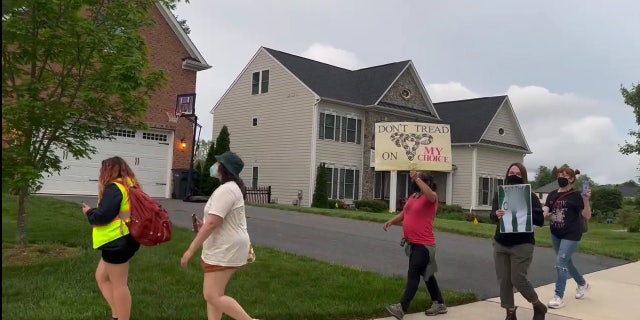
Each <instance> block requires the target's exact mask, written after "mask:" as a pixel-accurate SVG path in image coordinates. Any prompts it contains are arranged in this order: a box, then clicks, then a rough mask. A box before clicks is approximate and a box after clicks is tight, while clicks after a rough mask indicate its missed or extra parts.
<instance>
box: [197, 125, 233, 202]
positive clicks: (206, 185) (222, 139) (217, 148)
mask: <svg viewBox="0 0 640 320" xmlns="http://www.w3.org/2000/svg"><path fill="white" fill-rule="evenodd" d="M230 145H231V141H230V140H229V129H228V128H227V126H223V127H222V129H220V133H218V138H216V142H215V143H214V142H213V141H211V145H210V146H209V151H208V152H207V157H206V159H205V161H204V174H202V175H201V177H202V178H201V180H200V181H202V187H201V189H200V190H201V192H202V194H203V195H211V194H212V193H213V191H215V190H216V189H217V188H218V186H220V180H219V179H218V178H214V177H212V176H210V175H209V168H210V167H211V166H212V165H213V164H214V163H216V158H215V156H217V155H220V154H223V153H225V152H227V151H229V150H231V149H230Z"/></svg>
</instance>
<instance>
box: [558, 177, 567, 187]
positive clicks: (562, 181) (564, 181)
mask: <svg viewBox="0 0 640 320" xmlns="http://www.w3.org/2000/svg"><path fill="white" fill-rule="evenodd" d="M558 185H559V186H560V188H564V187H566V186H568V185H569V179H567V178H563V177H560V178H558Z"/></svg>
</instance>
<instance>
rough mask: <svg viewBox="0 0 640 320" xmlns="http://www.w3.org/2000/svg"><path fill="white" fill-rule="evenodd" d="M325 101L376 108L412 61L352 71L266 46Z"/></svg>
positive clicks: (271, 53)
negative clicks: (374, 106) (373, 106)
mask: <svg viewBox="0 0 640 320" xmlns="http://www.w3.org/2000/svg"><path fill="white" fill-rule="evenodd" d="M263 48H264V50H266V51H267V52H268V53H269V54H270V55H271V56H272V57H273V58H274V59H276V60H278V62H280V63H281V64H282V65H283V66H284V67H285V68H287V69H288V70H289V71H291V73H293V75H294V76H296V77H297V78H298V79H299V80H300V81H302V82H303V83H304V84H305V85H306V86H308V87H309V89H311V91H313V92H314V93H315V94H317V95H318V96H320V97H321V98H325V99H330V100H337V101H343V102H347V103H352V104H358V105H364V106H370V105H375V104H376V102H378V100H380V98H381V97H382V95H383V94H384V93H385V92H386V91H387V89H388V88H389V86H391V84H393V82H394V81H395V80H396V79H397V78H398V76H399V75H400V73H402V72H403V71H404V70H405V69H406V68H407V66H409V64H410V63H411V61H410V60H405V61H400V62H394V63H389V64H384V65H380V66H375V67H370V68H364V69H359V70H349V69H344V68H340V67H336V66H332V65H330V64H326V63H322V62H319V61H315V60H311V59H307V58H303V57H299V56H295V55H292V54H289V53H286V52H282V51H278V50H274V49H270V48H266V47H263Z"/></svg>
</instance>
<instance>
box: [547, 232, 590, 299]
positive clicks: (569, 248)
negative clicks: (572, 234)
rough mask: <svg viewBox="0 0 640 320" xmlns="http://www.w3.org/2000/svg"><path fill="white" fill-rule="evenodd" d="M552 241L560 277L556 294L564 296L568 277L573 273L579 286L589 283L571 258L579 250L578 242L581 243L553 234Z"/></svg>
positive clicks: (557, 281) (572, 275)
mask: <svg viewBox="0 0 640 320" xmlns="http://www.w3.org/2000/svg"><path fill="white" fill-rule="evenodd" d="M551 242H553V250H555V252H556V272H557V273H558V278H557V280H556V295H557V296H558V297H560V298H562V297H563V296H564V290H565V288H566V286H567V279H568V276H569V275H571V277H572V278H573V280H575V281H576V283H577V284H578V285H579V286H583V285H585V284H586V283H587V282H586V281H585V280H584V278H583V277H582V275H581V274H580V272H578V269H576V267H575V266H574V265H573V261H572V260H571V257H572V256H573V253H574V252H576V250H578V244H580V241H572V240H566V239H560V238H558V237H556V236H554V235H553V234H551Z"/></svg>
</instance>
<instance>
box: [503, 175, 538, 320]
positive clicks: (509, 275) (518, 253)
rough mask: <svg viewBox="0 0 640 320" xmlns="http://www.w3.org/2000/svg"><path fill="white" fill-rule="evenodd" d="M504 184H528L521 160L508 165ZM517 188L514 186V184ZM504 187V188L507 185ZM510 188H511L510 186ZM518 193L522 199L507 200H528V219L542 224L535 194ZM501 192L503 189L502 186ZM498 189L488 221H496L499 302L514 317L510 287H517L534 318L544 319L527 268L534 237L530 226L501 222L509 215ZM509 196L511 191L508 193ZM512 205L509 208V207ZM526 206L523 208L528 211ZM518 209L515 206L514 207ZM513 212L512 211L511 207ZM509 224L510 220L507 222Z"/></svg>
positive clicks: (508, 318)
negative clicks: (515, 225) (513, 225)
mask: <svg viewBox="0 0 640 320" xmlns="http://www.w3.org/2000/svg"><path fill="white" fill-rule="evenodd" d="M504 181H505V184H506V185H508V186H514V185H528V183H529V182H528V180H527V169H526V168H525V167H524V165H522V163H512V164H511V165H509V168H508V169H507V174H506V176H505V179H504ZM516 188H517V187H516ZM503 189H507V188H506V187H505V188H503ZM511 189H513V188H511ZM525 190H529V191H528V193H530V194H531V197H530V198H529V197H528V196H529V194H525V193H520V198H521V199H509V202H510V203H512V204H514V205H515V203H517V204H518V205H517V207H518V209H520V207H522V205H521V204H523V203H527V202H529V200H530V204H531V206H530V209H531V220H532V221H533V224H534V225H536V226H540V227H541V226H542V225H543V224H544V216H543V214H542V205H541V204H540V199H538V197H537V196H536V195H535V194H534V193H531V191H530V190H531V189H530V188H528V189H525ZM500 192H504V193H506V191H503V190H501V191H500ZM498 195H499V192H496V194H495V195H494V197H493V208H492V210H491V215H490V216H491V221H493V222H494V223H496V233H495V236H494V240H495V241H494V242H493V260H494V263H495V266H496V276H497V278H498V285H499V286H500V305H501V306H502V307H503V308H505V309H506V310H507V317H506V318H505V320H516V306H515V303H514V298H513V288H514V287H515V288H516V289H518V291H519V292H520V294H522V296H523V297H524V298H525V299H527V301H529V302H530V303H531V304H532V305H533V312H534V313H533V320H543V319H544V318H545V314H546V313H547V307H546V306H545V305H544V303H542V302H540V299H538V294H537V293H536V291H535V290H534V289H533V286H532V285H531V282H529V279H527V272H528V271H529V266H530V265H531V260H533V249H534V245H535V238H534V234H533V229H527V228H521V229H519V228H509V227H506V228H505V226H504V223H505V222H506V221H504V220H506V219H509V218H512V219H515V218H513V217H511V213H508V214H507V213H506V211H505V210H507V208H508V207H509V206H508V205H507V204H506V201H504V202H503V203H500V202H499V201H498V198H499V196H498ZM509 196H510V197H511V198H513V197H514V195H513V194H511V195H509ZM512 209H513V208H509V211H512ZM528 210H529V209H528V208H527V209H526V210H525V211H528ZM516 211H517V210H516ZM514 212H515V211H514ZM507 224H508V225H511V222H508V223H507Z"/></svg>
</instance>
